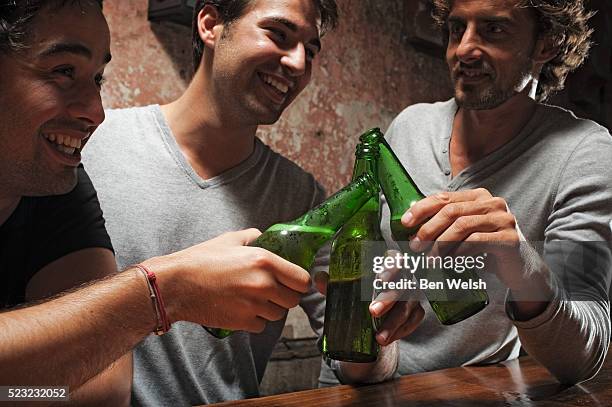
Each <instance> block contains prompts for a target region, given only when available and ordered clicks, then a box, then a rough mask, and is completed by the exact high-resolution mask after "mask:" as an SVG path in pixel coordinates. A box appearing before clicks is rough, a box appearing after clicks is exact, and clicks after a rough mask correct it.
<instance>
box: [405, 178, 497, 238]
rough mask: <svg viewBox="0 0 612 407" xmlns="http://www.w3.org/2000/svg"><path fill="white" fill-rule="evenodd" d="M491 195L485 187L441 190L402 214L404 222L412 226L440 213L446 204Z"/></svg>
mask: <svg viewBox="0 0 612 407" xmlns="http://www.w3.org/2000/svg"><path fill="white" fill-rule="evenodd" d="M487 197H491V194H490V193H489V191H487V190H486V189H484V188H478V189H469V190H465V191H454V192H440V193H437V194H434V195H430V196H428V197H426V198H423V199H421V200H420V201H418V202H416V203H415V204H414V205H412V206H411V207H410V210H408V211H406V213H405V214H404V216H402V224H403V225H404V226H405V227H408V228H412V227H415V226H418V225H420V224H422V223H424V222H425V221H426V220H427V219H428V218H430V217H432V216H434V215H435V214H436V213H438V212H439V211H440V210H441V209H442V208H443V207H444V206H446V205H448V204H451V203H457V202H467V201H477V200H482V199H486V198H487Z"/></svg>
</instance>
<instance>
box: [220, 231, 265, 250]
mask: <svg viewBox="0 0 612 407" xmlns="http://www.w3.org/2000/svg"><path fill="white" fill-rule="evenodd" d="M259 236H261V232H260V231H259V229H255V228H251V229H245V230H239V231H237V232H229V233H225V234H223V235H221V236H220V238H221V239H223V241H224V243H227V244H231V245H236V246H247V245H249V243H251V242H252V241H253V240H255V239H257V238H258V237H259Z"/></svg>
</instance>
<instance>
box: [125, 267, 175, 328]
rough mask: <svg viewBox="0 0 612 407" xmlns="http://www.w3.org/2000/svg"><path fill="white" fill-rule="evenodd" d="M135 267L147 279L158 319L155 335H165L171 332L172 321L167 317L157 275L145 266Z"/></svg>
mask: <svg viewBox="0 0 612 407" xmlns="http://www.w3.org/2000/svg"><path fill="white" fill-rule="evenodd" d="M133 267H136V268H138V269H139V270H140V271H142V272H143V273H144V275H145V277H146V278H147V285H148V286H149V295H150V297H151V302H152V303H153V310H154V311H155V317H156V318H157V327H156V328H155V330H154V331H153V332H154V333H155V335H163V334H165V333H166V332H168V331H169V330H170V321H168V316H167V315H166V307H165V305H164V299H163V298H162V295H161V292H160V291H159V287H158V286H157V277H156V276H155V273H153V272H152V271H151V270H149V269H148V268H146V267H145V266H143V265H142V264H135V265H134V266H133Z"/></svg>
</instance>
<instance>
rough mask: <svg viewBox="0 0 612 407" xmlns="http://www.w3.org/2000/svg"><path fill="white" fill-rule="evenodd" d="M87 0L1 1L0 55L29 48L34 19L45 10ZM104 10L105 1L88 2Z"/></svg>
mask: <svg viewBox="0 0 612 407" xmlns="http://www.w3.org/2000/svg"><path fill="white" fill-rule="evenodd" d="M82 1H85V0H0V54H5V53H7V52H9V51H20V50H23V49H25V48H27V38H28V30H29V28H30V23H31V21H32V19H33V18H34V17H35V16H36V15H37V14H38V12H39V11H40V10H41V9H43V8H45V7H50V8H52V9H60V8H62V7H64V6H65V5H67V4H79V3H80V2H82ZM87 1H90V2H92V3H95V4H98V5H99V6H100V8H102V1H103V0H87Z"/></svg>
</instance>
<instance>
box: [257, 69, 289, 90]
mask: <svg viewBox="0 0 612 407" xmlns="http://www.w3.org/2000/svg"><path fill="white" fill-rule="evenodd" d="M262 78H263V80H264V82H265V83H267V84H268V85H272V86H273V87H275V88H276V90H278V91H279V92H281V93H287V91H289V86H287V85H285V84H284V83H281V82H279V81H277V80H276V79H274V78H273V77H271V76H269V75H265V74H263V75H262Z"/></svg>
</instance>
